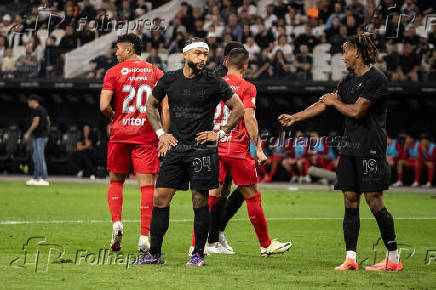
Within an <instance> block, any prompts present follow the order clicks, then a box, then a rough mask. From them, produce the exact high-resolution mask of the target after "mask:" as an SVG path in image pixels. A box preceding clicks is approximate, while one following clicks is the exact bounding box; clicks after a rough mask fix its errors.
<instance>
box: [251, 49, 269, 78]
mask: <svg viewBox="0 0 436 290" xmlns="http://www.w3.org/2000/svg"><path fill="white" fill-rule="evenodd" d="M255 65H256V67H257V70H256V71H254V73H253V74H252V75H251V78H253V79H264V78H267V77H272V76H273V67H272V62H271V59H270V58H269V56H268V50H267V49H263V50H262V54H261V56H260V57H259V58H258V59H257V60H256V62H255Z"/></svg>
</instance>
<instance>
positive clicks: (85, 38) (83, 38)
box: [78, 23, 95, 46]
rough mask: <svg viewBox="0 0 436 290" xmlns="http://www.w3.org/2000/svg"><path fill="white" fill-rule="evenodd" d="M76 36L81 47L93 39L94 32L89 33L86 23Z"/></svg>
mask: <svg viewBox="0 0 436 290" xmlns="http://www.w3.org/2000/svg"><path fill="white" fill-rule="evenodd" d="M78 35H79V40H80V45H81V46H82V45H84V44H86V43H88V42H91V41H93V40H94V39H95V31H94V30H92V31H91V29H90V28H89V24H88V23H86V25H85V26H84V27H83V28H82V30H81V31H79V33H78Z"/></svg>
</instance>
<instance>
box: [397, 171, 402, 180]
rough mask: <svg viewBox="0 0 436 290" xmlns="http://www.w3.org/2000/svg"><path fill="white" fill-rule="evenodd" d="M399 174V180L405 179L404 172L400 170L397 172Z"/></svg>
mask: <svg viewBox="0 0 436 290" xmlns="http://www.w3.org/2000/svg"><path fill="white" fill-rule="evenodd" d="M397 176H398V181H401V182H402V181H403V172H399V171H398V174H397Z"/></svg>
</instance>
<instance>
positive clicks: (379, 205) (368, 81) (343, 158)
mask: <svg viewBox="0 0 436 290" xmlns="http://www.w3.org/2000/svg"><path fill="white" fill-rule="evenodd" d="M342 49H343V56H342V58H343V60H344V62H345V65H346V67H347V69H348V70H349V71H350V73H349V74H348V76H346V77H345V78H344V79H343V80H342V81H341V82H340V83H339V85H338V86H337V89H336V91H335V92H334V93H329V94H325V95H323V96H322V97H321V98H320V99H319V101H318V102H316V103H315V104H313V105H311V106H310V107H308V108H307V109H306V110H304V111H301V112H298V113H296V114H293V115H287V114H283V115H280V116H279V122H280V123H281V124H282V125H283V126H286V127H288V126H291V125H292V124H294V123H295V122H300V121H302V120H305V119H308V118H312V117H315V116H317V115H319V114H320V113H322V112H324V111H325V110H326V108H327V107H328V106H332V107H335V108H336V110H338V111H339V112H340V113H342V115H344V116H345V132H344V136H343V139H342V140H341V142H340V143H341V146H340V148H339V150H340V158H339V164H338V168H337V172H336V175H337V182H336V185H335V189H337V190H342V192H343V194H344V204H345V215H344V221H343V231H344V239H345V245H346V251H347V252H346V259H345V262H344V263H343V264H341V265H340V266H338V267H336V268H335V270H357V269H358V267H359V266H358V264H357V262H356V247H357V238H358V236H359V228H360V218H359V203H360V196H361V194H362V193H363V194H364V196H365V200H366V202H367V204H368V206H369V208H370V210H371V212H372V213H373V215H374V217H375V219H376V221H377V224H378V227H379V229H380V232H381V237H382V239H383V242H384V244H385V246H386V248H387V254H386V258H385V259H384V260H383V261H381V262H380V263H378V264H375V265H373V266H370V267H366V268H365V270H372V271H400V270H402V269H403V265H402V264H401V261H400V260H399V255H398V249H397V241H396V237H395V229H394V221H393V218H392V215H391V214H390V213H389V212H388V211H387V209H386V208H385V206H384V205H383V190H386V189H388V187H389V181H390V170H389V166H388V165H387V162H386V143H387V134H386V114H387V78H386V76H385V75H384V74H383V73H382V72H380V71H378V70H377V69H376V68H375V67H373V66H372V65H373V64H375V63H376V60H377V49H376V47H375V45H374V41H373V38H372V36H371V35H370V34H366V33H362V34H358V35H355V36H352V37H350V38H349V39H347V41H346V42H345V43H344V44H343V45H342Z"/></svg>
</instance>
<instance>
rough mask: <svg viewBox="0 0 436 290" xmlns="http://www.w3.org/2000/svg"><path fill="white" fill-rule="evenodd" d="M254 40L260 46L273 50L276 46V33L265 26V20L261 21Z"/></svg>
mask: <svg viewBox="0 0 436 290" xmlns="http://www.w3.org/2000/svg"><path fill="white" fill-rule="evenodd" d="M254 40H255V41H256V43H257V45H259V47H260V48H262V49H264V48H266V49H268V50H271V49H272V48H273V46H274V40H275V39H274V35H273V34H272V32H271V30H270V29H267V28H266V27H265V24H264V23H263V22H261V23H259V24H258V25H257V34H256V36H255V37H254Z"/></svg>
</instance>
